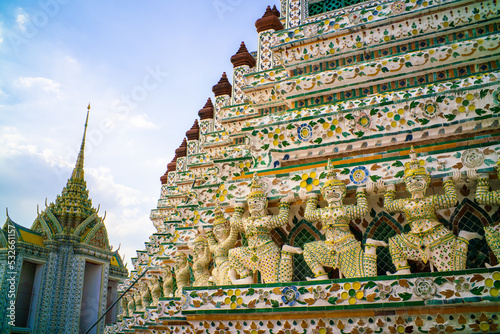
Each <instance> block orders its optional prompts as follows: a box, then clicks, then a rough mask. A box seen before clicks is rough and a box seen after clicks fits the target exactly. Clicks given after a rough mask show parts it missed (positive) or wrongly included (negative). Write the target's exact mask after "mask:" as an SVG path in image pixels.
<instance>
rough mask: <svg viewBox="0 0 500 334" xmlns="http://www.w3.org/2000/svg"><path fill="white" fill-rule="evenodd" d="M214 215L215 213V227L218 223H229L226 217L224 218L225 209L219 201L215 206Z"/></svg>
mask: <svg viewBox="0 0 500 334" xmlns="http://www.w3.org/2000/svg"><path fill="white" fill-rule="evenodd" d="M214 215H215V219H214V223H213V226H214V227H215V226H217V225H220V224H225V223H227V220H226V218H224V211H223V210H222V208H221V207H220V205H219V203H217V204H216V206H215V210H214Z"/></svg>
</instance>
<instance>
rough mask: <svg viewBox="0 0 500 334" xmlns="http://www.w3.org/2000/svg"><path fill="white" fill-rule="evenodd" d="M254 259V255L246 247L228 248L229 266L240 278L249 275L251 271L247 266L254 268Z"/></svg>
mask: <svg viewBox="0 0 500 334" xmlns="http://www.w3.org/2000/svg"><path fill="white" fill-rule="evenodd" d="M254 260H255V256H254V255H253V254H252V252H250V250H249V249H248V247H237V248H233V249H230V250H229V266H230V267H231V268H232V269H234V270H235V271H236V272H237V273H238V274H239V275H240V279H242V278H248V277H251V275H252V273H251V272H250V270H249V269H248V268H256V267H257V264H258V261H254ZM233 283H234V282H233Z"/></svg>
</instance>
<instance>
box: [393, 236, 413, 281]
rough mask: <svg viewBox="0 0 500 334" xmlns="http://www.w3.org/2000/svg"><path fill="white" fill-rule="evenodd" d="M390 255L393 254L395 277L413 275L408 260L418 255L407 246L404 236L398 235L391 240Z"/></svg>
mask: <svg viewBox="0 0 500 334" xmlns="http://www.w3.org/2000/svg"><path fill="white" fill-rule="evenodd" d="M389 253H390V254H391V258H392V263H393V264H394V266H395V267H396V272H395V273H394V274H395V275H400V274H401V275H404V274H411V271H410V265H409V264H408V259H409V258H411V257H414V256H417V255H418V254H416V252H415V251H414V250H413V249H411V248H410V247H409V246H408V245H407V244H406V242H405V239H404V237H403V236H402V235H400V234H396V235H395V236H393V237H391V238H389ZM388 274H389V272H388Z"/></svg>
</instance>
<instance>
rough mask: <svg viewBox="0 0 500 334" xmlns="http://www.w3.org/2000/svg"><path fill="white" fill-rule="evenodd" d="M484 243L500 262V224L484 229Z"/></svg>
mask: <svg viewBox="0 0 500 334" xmlns="http://www.w3.org/2000/svg"><path fill="white" fill-rule="evenodd" d="M484 232H485V238H486V242H487V243H488V246H489V247H490V248H491V250H492V252H493V254H495V256H496V258H497V262H500V224H497V225H495V226H487V227H485V228H484Z"/></svg>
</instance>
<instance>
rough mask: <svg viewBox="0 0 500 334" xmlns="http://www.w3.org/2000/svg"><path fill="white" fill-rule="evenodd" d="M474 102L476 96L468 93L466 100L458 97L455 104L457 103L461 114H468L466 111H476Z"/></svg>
mask: <svg viewBox="0 0 500 334" xmlns="http://www.w3.org/2000/svg"><path fill="white" fill-rule="evenodd" d="M472 100H474V95H473V94H471V93H468V94H466V95H465V98H463V97H460V96H459V97H457V98H456V99H455V102H456V103H457V106H458V111H459V112H466V111H474V110H476V106H475V105H474V103H473V102H472Z"/></svg>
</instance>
